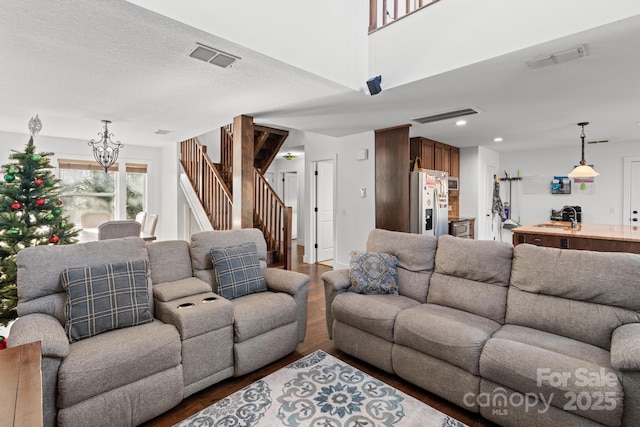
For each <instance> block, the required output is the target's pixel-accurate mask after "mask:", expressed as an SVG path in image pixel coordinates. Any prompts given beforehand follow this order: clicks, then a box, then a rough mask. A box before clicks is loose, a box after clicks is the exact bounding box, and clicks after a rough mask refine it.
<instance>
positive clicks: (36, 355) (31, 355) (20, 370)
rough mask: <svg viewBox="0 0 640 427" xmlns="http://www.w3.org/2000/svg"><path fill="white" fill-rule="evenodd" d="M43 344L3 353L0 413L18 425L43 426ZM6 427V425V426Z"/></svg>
mask: <svg viewBox="0 0 640 427" xmlns="http://www.w3.org/2000/svg"><path fill="white" fill-rule="evenodd" d="M41 359H42V356H41V347H40V341H36V342H32V343H29V344H25V345H21V346H18V347H13V348H7V349H5V350H0V375H1V376H2V380H0V414H2V415H1V417H2V420H3V423H4V422H5V421H7V422H12V424H7V425H13V426H14V427H17V426H29V427H31V426H42V371H41V367H40V363H41ZM3 425H4V424H3Z"/></svg>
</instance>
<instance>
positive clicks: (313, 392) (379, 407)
mask: <svg viewBox="0 0 640 427" xmlns="http://www.w3.org/2000/svg"><path fill="white" fill-rule="evenodd" d="M176 426H177V427H204V426H212V427H213V426H215V427H240V426H243V427H253V426H268V427H271V426H274V427H275V426H286V427H298V426H300V427H302V426H310V427H374V426H398V427H401V426H419V427H465V424H463V423H461V422H460V421H456V420H454V419H453V418H451V417H449V416H447V415H445V414H443V413H442V412H440V411H437V410H436V409H433V408H432V407H430V406H428V405H426V404H424V403H422V402H420V401H418V400H417V399H414V398H413V397H411V396H409V395H407V394H405V393H402V392H401V391H399V390H396V389H395V388H393V387H391V386H389V385H387V384H385V383H383V382H382V381H379V380H377V379H375V378H373V377H371V376H369V375H367V374H365V373H364V372H362V371H359V370H358V369H356V368H354V367H353V366H350V365H348V364H346V363H345V362H342V361H341V360H338V359H336V358H335V357H333V356H331V355H329V354H327V353H325V352H323V351H316V352H315V353H313V354H310V355H309V356H307V357H304V358H302V359H300V360H298V361H296V362H294V363H292V364H291V365H289V366H286V367H284V368H282V369H280V370H279V371H276V372H274V373H273V374H271V375H268V376H266V377H264V378H263V379H261V380H258V381H256V382H254V383H253V384H251V385H249V386H247V387H245V388H243V389H242V390H239V391H237V392H235V393H233V394H232V395H230V396H228V397H226V398H224V399H222V400H220V401H218V402H216V403H214V404H213V405H211V406H209V407H208V408H205V409H203V410H202V411H200V412H198V413H197V414H195V415H193V416H191V417H189V418H187V419H186V420H184V421H182V422H180V423H178V424H176Z"/></svg>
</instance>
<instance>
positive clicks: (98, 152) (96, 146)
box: [89, 120, 124, 172]
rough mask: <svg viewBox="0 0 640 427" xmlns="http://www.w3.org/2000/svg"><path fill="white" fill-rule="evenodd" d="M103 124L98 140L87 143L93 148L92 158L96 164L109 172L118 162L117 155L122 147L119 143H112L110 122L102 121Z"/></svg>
mask: <svg viewBox="0 0 640 427" xmlns="http://www.w3.org/2000/svg"><path fill="white" fill-rule="evenodd" d="M102 123H104V132H98V136H99V137H100V139H99V140H97V141H96V140H94V139H92V140H91V141H89V145H90V146H91V147H92V148H93V157H94V158H95V159H96V162H98V164H99V165H100V166H102V167H103V168H104V171H105V172H108V171H109V168H110V167H111V166H113V164H114V163H115V162H116V160H118V153H119V151H120V148H122V147H124V145H123V144H121V143H120V141H117V142H113V141H112V140H111V138H112V137H113V134H112V133H109V128H108V125H109V123H111V121H110V120H102Z"/></svg>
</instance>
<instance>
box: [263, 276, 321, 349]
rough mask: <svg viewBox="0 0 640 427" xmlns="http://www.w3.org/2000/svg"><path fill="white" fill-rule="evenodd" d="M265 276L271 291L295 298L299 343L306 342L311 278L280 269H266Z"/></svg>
mask: <svg viewBox="0 0 640 427" xmlns="http://www.w3.org/2000/svg"><path fill="white" fill-rule="evenodd" d="M263 274H264V280H265V282H267V287H268V288H269V290H271V291H275V292H286V293H288V294H289V295H291V296H293V299H294V301H295V302H296V305H297V310H298V342H302V341H304V336H305V335H306V333H307V297H308V295H309V280H311V278H310V277H309V276H307V275H306V274H302V273H297V272H295V271H290V270H282V269H279V268H265V269H264V270H263Z"/></svg>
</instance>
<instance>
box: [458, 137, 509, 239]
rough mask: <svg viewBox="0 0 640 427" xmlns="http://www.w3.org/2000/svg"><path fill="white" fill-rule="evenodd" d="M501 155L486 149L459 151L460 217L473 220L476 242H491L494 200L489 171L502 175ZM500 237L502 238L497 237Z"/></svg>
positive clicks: (463, 149)
mask: <svg viewBox="0 0 640 427" xmlns="http://www.w3.org/2000/svg"><path fill="white" fill-rule="evenodd" d="M499 166H500V158H499V155H498V153H496V152H495V151H493V150H489V149H488V148H486V147H467V148H461V149H460V216H464V217H473V218H475V219H476V223H475V238H476V239H478V240H492V239H493V238H494V234H495V233H493V232H492V228H491V216H487V214H489V215H490V214H491V200H492V195H493V185H492V183H491V182H490V181H489V180H488V179H487V173H488V172H487V171H488V170H489V168H493V170H495V172H496V173H499V171H500V167H499ZM498 237H499V235H498Z"/></svg>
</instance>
